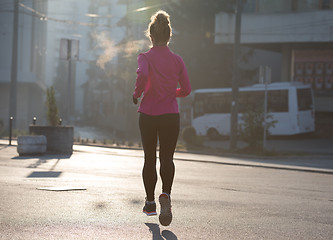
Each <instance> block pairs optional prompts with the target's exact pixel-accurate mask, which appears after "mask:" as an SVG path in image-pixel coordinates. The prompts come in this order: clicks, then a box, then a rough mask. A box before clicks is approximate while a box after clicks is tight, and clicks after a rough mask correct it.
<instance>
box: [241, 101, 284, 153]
mask: <svg viewBox="0 0 333 240" xmlns="http://www.w3.org/2000/svg"><path fill="white" fill-rule="evenodd" d="M263 109H264V108H263V106H262V105H249V106H248V108H247V110H246V111H245V112H244V113H243V116H242V120H243V121H244V122H243V123H242V124H240V127H239V132H240V137H241V139H242V140H243V141H244V142H246V143H247V144H248V147H249V148H250V149H252V150H258V149H262V146H263V141H262V140H263V136H264V120H265V116H264V115H265V114H264V111H263ZM276 122H277V121H276V120H273V117H272V115H271V114H269V113H268V114H267V115H266V124H267V125H266V126H267V127H266V136H267V137H268V136H269V135H270V131H269V129H270V128H271V127H274V126H275V123H276Z"/></svg>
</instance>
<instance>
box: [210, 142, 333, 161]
mask: <svg viewBox="0 0 333 240" xmlns="http://www.w3.org/2000/svg"><path fill="white" fill-rule="evenodd" d="M229 145H230V143H229V141H207V142H206V143H205V146H207V147H211V148H220V149H229ZM245 146H246V144H245V143H243V142H242V141H238V147H240V148H242V147H245ZM267 150H271V151H275V152H278V153H287V154H288V153H289V154H312V155H313V154H315V155H318V154H319V155H331V156H332V157H333V138H332V139H326V138H316V139H282V140H276V139H272V140H268V141H267Z"/></svg>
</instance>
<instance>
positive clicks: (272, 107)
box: [267, 90, 288, 112]
mask: <svg viewBox="0 0 333 240" xmlns="http://www.w3.org/2000/svg"><path fill="white" fill-rule="evenodd" d="M267 103H268V104H267V106H268V112H288V90H272V91H269V92H268V100H267Z"/></svg>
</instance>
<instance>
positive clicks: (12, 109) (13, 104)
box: [9, 0, 19, 128]
mask: <svg viewBox="0 0 333 240" xmlns="http://www.w3.org/2000/svg"><path fill="white" fill-rule="evenodd" d="M18 7H19V5H18V0H15V1H14V14H13V46H12V66H11V75H10V77H11V80H10V96H9V98H10V100H9V116H10V117H13V119H12V127H14V128H16V118H17V117H16V108H17V47H18V17H19V15H18Z"/></svg>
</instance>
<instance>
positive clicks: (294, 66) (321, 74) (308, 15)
mask: <svg viewBox="0 0 333 240" xmlns="http://www.w3.org/2000/svg"><path fill="white" fill-rule="evenodd" d="M332 16H333V1H332V0H273V1H266V0H248V1H246V3H245V4H244V6H243V13H242V20H241V37H240V39H241V40H240V41H241V46H242V47H248V48H254V49H256V51H255V52H256V54H255V57H254V58H253V59H252V61H251V62H252V64H253V63H254V62H255V63H256V64H257V65H258V66H259V65H266V64H267V63H268V64H269V63H270V62H273V61H276V60H277V59H278V61H279V64H276V65H275V66H274V67H273V69H272V74H273V79H272V80H273V81H300V82H305V83H310V84H312V86H313V89H314V93H315V109H316V111H317V112H326V113H333V87H332V82H333V71H332V69H333V17H332ZM234 19H235V16H234V14H228V13H223V12H221V13H219V14H217V15H216V19H215V43H216V44H232V43H233V42H234V32H235V23H234V22H235V20H234ZM250 64H251V63H250Z"/></svg>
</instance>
